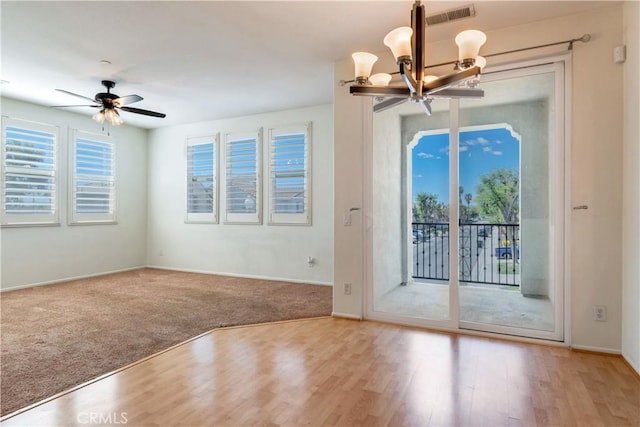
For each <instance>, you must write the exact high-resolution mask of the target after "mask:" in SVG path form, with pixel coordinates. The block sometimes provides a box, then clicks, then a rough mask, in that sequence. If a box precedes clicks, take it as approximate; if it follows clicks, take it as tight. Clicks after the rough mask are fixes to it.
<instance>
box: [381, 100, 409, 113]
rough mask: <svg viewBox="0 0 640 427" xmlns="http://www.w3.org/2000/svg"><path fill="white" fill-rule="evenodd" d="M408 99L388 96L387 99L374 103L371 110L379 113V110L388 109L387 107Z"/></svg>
mask: <svg viewBox="0 0 640 427" xmlns="http://www.w3.org/2000/svg"><path fill="white" fill-rule="evenodd" d="M408 100H409V99H408V98H389V99H385V100H384V101H381V102H378V103H377V104H376V105H374V106H373V112H374V113H379V112H381V111H384V110H388V109H389V108H391V107H395V106H396V105H400V104H402V103H405V102H407V101H408Z"/></svg>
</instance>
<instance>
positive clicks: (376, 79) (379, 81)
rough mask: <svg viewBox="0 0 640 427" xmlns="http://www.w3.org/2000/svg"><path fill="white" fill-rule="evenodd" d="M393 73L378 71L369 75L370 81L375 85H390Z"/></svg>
mask: <svg viewBox="0 0 640 427" xmlns="http://www.w3.org/2000/svg"><path fill="white" fill-rule="evenodd" d="M390 81H391V74H387V73H377V74H374V75H372V76H371V77H369V82H370V83H371V84H372V85H374V86H389V82H390Z"/></svg>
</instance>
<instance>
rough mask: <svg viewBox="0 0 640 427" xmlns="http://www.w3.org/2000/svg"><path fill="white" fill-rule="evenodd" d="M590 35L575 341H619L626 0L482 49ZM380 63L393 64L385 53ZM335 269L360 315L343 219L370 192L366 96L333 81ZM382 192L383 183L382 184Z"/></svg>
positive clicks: (576, 127)
mask: <svg viewBox="0 0 640 427" xmlns="http://www.w3.org/2000/svg"><path fill="white" fill-rule="evenodd" d="M584 33H590V34H591V35H592V41H591V42H589V43H588V44H576V46H575V50H574V54H573V55H574V56H573V75H572V91H573V100H572V102H573V104H572V105H573V111H572V119H573V128H572V129H573V131H572V140H573V141H572V144H573V148H572V155H571V163H572V168H573V169H572V175H571V177H570V183H571V189H572V192H573V193H572V195H573V200H572V204H574V205H577V204H587V205H589V210H587V211H576V213H572V220H571V228H572V238H571V240H570V241H569V242H567V243H568V244H569V245H570V250H571V259H570V260H569V267H570V268H571V273H572V280H571V283H570V286H571V295H572V297H571V301H570V305H571V313H570V318H571V324H572V329H571V335H572V344H573V345H575V346H581V347H583V348H590V349H602V350H612V351H619V350H620V349H621V326H622V325H621V319H622V313H621V311H622V277H621V266H622V264H621V257H622V251H621V241H622V225H621V218H620V212H621V209H622V173H621V170H622V146H623V144H622V112H623V111H622V67H621V66H620V65H619V64H614V63H613V61H612V50H613V47H614V46H617V45H619V44H621V42H622V5H619V4H617V5H612V6H605V7H601V8H598V9H595V10H593V11H589V12H585V13H582V14H578V15H573V16H569V17H562V18H558V19H553V20H547V21H541V22H535V23H532V24H528V25H523V26H517V27H509V28H504V29H501V30H497V31H490V32H488V34H487V35H488V38H489V41H488V43H487V45H486V46H485V47H484V48H483V52H484V53H493V52H500V51H505V50H511V49H517V48H522V47H527V46H532V45H536V44H544V43H551V42H556V41H559V40H566V39H571V38H574V37H580V36H581V35H582V34H584ZM427 51H428V52H429V55H430V57H429V61H428V62H429V63H438V62H445V61H449V60H451V59H453V56H454V55H455V52H456V50H455V45H454V43H453V40H448V41H446V42H439V43H435V44H432V45H429V46H427ZM381 55H383V56H381V58H384V59H383V61H382V62H383V63H382V64H381V66H378V64H376V70H375V71H374V72H379V71H383V70H385V69H386V70H393V68H392V66H390V64H389V61H387V60H386V57H388V56H391V55H389V54H388V53H386V52H381ZM352 74H353V65H352V61H351V59H345V60H343V61H340V62H338V63H336V66H335V80H336V81H338V80H341V79H347V78H350V76H351V75H352ZM334 101H335V106H334V111H335V122H334V126H335V141H334V144H335V185H336V195H335V225H336V227H335V241H334V247H335V260H336V261H335V274H334V283H336V284H337V285H340V284H341V283H343V282H350V283H353V292H352V295H343V294H342V292H339V291H338V290H341V289H340V286H336V288H334V311H335V312H338V313H342V314H346V315H350V316H354V317H360V316H362V304H361V301H362V290H363V271H362V268H361V263H359V262H356V261H358V259H359V258H358V257H361V254H362V244H361V242H362V237H363V228H362V227H361V226H359V225H361V224H360V223H359V222H358V223H354V226H353V227H351V228H347V227H343V226H342V225H341V218H342V216H343V214H344V213H345V212H346V211H348V209H349V208H350V207H351V206H361V205H362V201H363V197H362V196H363V173H362V171H363V168H362V164H361V163H362V162H360V161H359V159H362V149H363V144H364V140H365V137H366V135H365V134H366V133H367V132H366V131H365V129H364V128H363V123H364V121H363V120H365V119H363V118H364V112H363V108H364V105H365V103H366V101H363V100H362V99H359V98H357V97H353V96H351V95H349V93H348V88H347V87H339V86H337V87H336V88H335V95H334ZM374 191H375V189H374ZM596 304H602V305H606V306H607V308H608V321H607V322H595V321H594V320H593V315H592V313H593V306H594V305H596Z"/></svg>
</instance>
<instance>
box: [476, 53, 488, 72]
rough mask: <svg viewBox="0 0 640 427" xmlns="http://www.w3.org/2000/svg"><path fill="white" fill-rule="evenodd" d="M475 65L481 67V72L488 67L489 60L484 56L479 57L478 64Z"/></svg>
mask: <svg viewBox="0 0 640 427" xmlns="http://www.w3.org/2000/svg"><path fill="white" fill-rule="evenodd" d="M475 65H476V66H477V67H480V71H482V70H483V69H484V67H485V66H486V65H487V59H486V58H485V57H484V56H480V55H478V56H477V57H476V63H475Z"/></svg>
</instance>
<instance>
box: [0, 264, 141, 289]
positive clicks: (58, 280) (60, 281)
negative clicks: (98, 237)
mask: <svg viewBox="0 0 640 427" xmlns="http://www.w3.org/2000/svg"><path fill="white" fill-rule="evenodd" d="M142 268H145V266H144V265H140V266H137V267H129V268H123V269H120V270H110V271H103V272H101V273H91V274H84V275H82V276H71V277H65V278H63V279H56V280H48V281H46V282H38V283H30V284H28V285H20V286H12V287H10V288H3V289H0V293H1V292H6V291H17V290H18V289H27V288H34V287H36V286H47V285H55V284H56V283H62V282H70V281H72V280H79V279H88V278H90V277H98V276H106V275H107V274H115V273H124V272H125V271H132V270H140V269H142Z"/></svg>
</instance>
